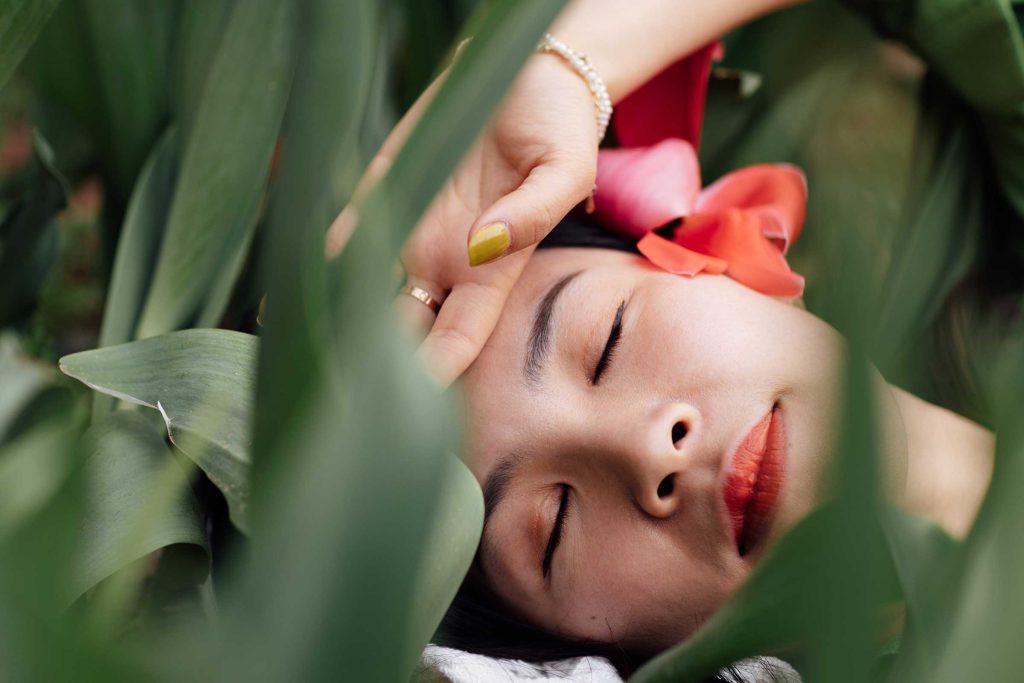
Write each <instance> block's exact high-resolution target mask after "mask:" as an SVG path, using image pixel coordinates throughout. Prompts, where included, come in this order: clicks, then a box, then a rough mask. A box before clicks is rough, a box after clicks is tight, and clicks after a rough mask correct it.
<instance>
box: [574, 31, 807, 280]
mask: <svg viewBox="0 0 1024 683" xmlns="http://www.w3.org/2000/svg"><path fill="white" fill-rule="evenodd" d="M717 50H718V47H717V44H716V45H710V46H707V47H705V48H704V49H702V50H700V51H698V52H696V53H694V54H693V55H691V56H690V57H687V58H686V59H684V60H682V61H681V62H679V63H677V64H675V65H673V66H671V67H669V69H667V70H666V71H665V72H663V73H662V74H659V75H658V76H656V77H655V78H654V79H652V80H651V81H649V82H648V83H647V84H645V85H644V86H643V87H642V88H640V90H638V91H637V92H636V93H634V94H633V95H630V97H628V98H627V99H626V100H625V101H623V102H622V103H621V104H620V105H619V109H618V111H617V113H616V122H615V131H616V134H617V136H618V139H619V141H620V143H621V144H622V147H621V148H619V149H607V150H601V153H600V155H599V157H598V166H597V190H596V191H595V193H594V208H595V214H596V217H597V218H598V220H600V221H601V222H603V223H604V224H605V225H607V226H608V227H610V228H612V229H613V230H616V231H617V232H620V233H623V234H625V235H627V236H629V237H633V238H637V239H639V242H638V244H637V247H638V248H639V250H640V252H641V253H642V254H643V255H644V256H646V257H647V258H648V259H649V260H650V261H651V262H652V263H654V264H655V265H657V266H659V267H661V268H663V269H665V270H667V271H669V272H672V273H677V274H679V275H686V276H690V277H692V276H694V275H697V274H698V273H709V274H718V273H724V274H726V275H728V276H729V277H731V278H733V279H734V280H736V281H738V282H741V283H743V284H744V285H746V286H748V287H750V288H752V289H756V290H757V291H759V292H762V293H763V294H768V295H771V296H783V297H796V296H800V295H801V294H802V293H803V289H804V279H803V277H801V276H800V275H798V274H797V273H794V272H793V271H792V270H790V268H789V264H788V263H786V259H785V256H784V254H785V253H786V251H787V249H788V248H789V245H790V244H791V243H792V242H793V241H794V240H796V238H797V237H798V236H799V234H800V229H801V228H802V227H803V222H804V215H805V207H806V203H807V184H806V182H805V180H804V176H803V173H802V172H801V171H800V170H799V169H798V168H796V167H795V166H791V165H789V164H759V165H754V166H747V167H745V168H742V169H740V170H738V171H734V172H732V173H729V174H727V175H726V176H724V177H722V178H720V179H719V180H718V181H716V182H715V183H713V184H712V185H711V186H709V187H707V188H704V189H703V190H701V179H700V165H699V163H698V161H697V153H696V151H695V149H694V146H695V145H696V144H697V136H698V135H699V131H700V122H701V119H702V117H703V110H704V95H705V92H706V89H707V76H708V71H709V69H710V62H711V58H712V57H713V56H714V54H715V52H716V51H717ZM654 230H658V233H655V232H653V231H654Z"/></svg>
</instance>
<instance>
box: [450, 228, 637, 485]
mask: <svg viewBox="0 0 1024 683" xmlns="http://www.w3.org/2000/svg"><path fill="white" fill-rule="evenodd" d="M579 271H586V272H585V273H584V275H585V276H587V277H586V278H584V277H580V278H578V279H577V280H576V281H574V282H572V283H570V284H569V286H568V287H567V288H566V292H565V293H566V294H567V295H568V296H564V297H563V298H562V300H561V301H559V302H558V303H557V305H556V307H555V309H556V312H555V317H556V319H557V317H558V315H559V313H558V311H559V309H561V308H562V307H563V306H565V305H567V302H569V301H571V300H572V299H574V298H575V297H576V296H578V294H577V295H574V294H571V293H569V291H570V288H572V287H575V286H577V285H578V284H581V283H583V282H584V281H585V280H586V279H589V280H590V281H591V282H593V281H594V280H593V277H595V276H599V277H600V278H601V281H602V282H609V281H611V280H616V279H621V280H626V279H629V278H631V277H635V276H636V275H638V274H642V273H643V272H644V271H645V268H644V265H643V259H641V258H640V257H638V256H636V255H635V254H630V253H627V252H620V251H612V250H608V249H593V248H557V249H544V250H539V251H537V252H535V253H534V254H533V255H532V256H531V257H530V261H529V263H528V264H527V266H526V269H525V270H524V272H523V275H522V276H521V277H520V279H519V281H518V282H517V283H516V285H515V286H514V287H513V290H512V292H511V293H510V295H509V299H508V301H507V302H506V304H505V307H504V309H503V310H502V315H501V318H500V319H499V321H498V324H497V326H496V327H495V330H494V333H493V334H492V335H491V337H490V338H489V339H488V341H487V344H486V345H485V346H484V348H483V350H482V351H481V353H480V355H479V357H478V358H477V360H476V362H474V364H473V365H472V366H471V367H470V369H469V370H468V371H467V372H466V374H465V375H464V377H463V385H462V386H463V393H464V396H465V401H466V415H467V417H468V419H469V422H468V425H467V426H468V427H469V429H468V433H467V437H469V438H468V440H467V449H468V462H469V465H470V469H472V470H473V472H474V474H476V475H477V477H478V478H481V479H482V478H483V477H484V476H486V474H487V472H488V471H489V469H490V468H491V467H492V466H493V465H494V463H495V462H496V461H497V459H498V458H499V457H500V455H502V444H503V443H506V442H509V441H517V440H518V438H517V437H519V436H521V430H522V428H523V426H524V424H526V423H527V422H529V423H530V424H532V425H534V426H535V427H539V426H540V425H542V424H543V423H544V415H545V411H544V410H543V405H544V402H543V392H542V391H531V390H530V389H529V387H528V386H527V383H526V379H525V376H524V374H523V366H524V362H525V353H526V348H527V342H528V339H529V336H530V331H531V329H532V326H533V321H534V316H535V314H536V310H537V306H538V303H539V302H540V301H541V299H542V298H543V297H544V296H545V294H546V293H547V292H548V291H549V289H550V288H551V287H552V285H554V284H555V283H557V282H559V281H560V280H562V279H563V278H565V277H566V276H567V275H570V274H572V273H576V272H579ZM582 286H586V285H585V284H583V285H582ZM534 398H535V399H536V400H531V399H534ZM484 432H486V436H487V443H486V444H481V443H479V441H478V440H477V439H475V438H474V435H475V434H476V435H479V434H481V433H484Z"/></svg>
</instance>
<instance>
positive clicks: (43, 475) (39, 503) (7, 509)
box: [0, 423, 73, 537]
mask: <svg viewBox="0 0 1024 683" xmlns="http://www.w3.org/2000/svg"><path fill="white" fill-rule="evenodd" d="M68 437H69V430H68V429H67V428H57V427H55V426H54V425H53V424H52V423H51V424H46V425H41V426H39V427H36V428H35V429H32V430H29V431H28V432H26V433H24V434H22V435H20V436H18V437H17V438H15V439H14V440H12V441H11V442H10V443H8V444H6V445H5V446H4V447H3V448H2V449H0V537H3V536H6V535H7V534H9V533H10V532H11V531H12V530H14V529H16V528H17V527H19V526H20V525H22V524H23V523H24V522H25V521H26V520H28V519H29V518H30V517H32V515H34V514H36V513H38V512H39V511H40V510H42V509H43V508H44V507H45V506H46V505H47V504H48V503H50V502H51V501H52V499H53V497H54V494H55V493H56V492H57V491H58V490H59V489H60V487H61V486H62V485H63V484H64V482H65V481H66V480H67V477H68V475H69V474H70V472H71V469H72V466H73V461H72V460H71V459H70V458H68V457H67V442H68Z"/></svg>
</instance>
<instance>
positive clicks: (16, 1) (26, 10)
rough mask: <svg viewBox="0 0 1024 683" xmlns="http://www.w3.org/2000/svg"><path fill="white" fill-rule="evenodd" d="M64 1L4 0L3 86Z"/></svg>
mask: <svg viewBox="0 0 1024 683" xmlns="http://www.w3.org/2000/svg"><path fill="white" fill-rule="evenodd" d="M59 2H60V0H3V1H2V2H0V88H3V87H4V84H5V83H6V82H7V79H8V78H10V76H11V73H12V72H13V71H14V68H15V67H16V66H17V65H18V62H20V61H21V58H22V57H24V56H25V53H26V52H27V51H28V49H29V48H30V47H31V46H32V43H33V42H34V41H35V39H36V37H37V36H38V35H39V32H40V31H41V30H42V29H43V26H45V25H46V20H47V19H49V18H50V14H51V13H52V12H53V10H54V8H55V7H56V6H57V5H58V4H59Z"/></svg>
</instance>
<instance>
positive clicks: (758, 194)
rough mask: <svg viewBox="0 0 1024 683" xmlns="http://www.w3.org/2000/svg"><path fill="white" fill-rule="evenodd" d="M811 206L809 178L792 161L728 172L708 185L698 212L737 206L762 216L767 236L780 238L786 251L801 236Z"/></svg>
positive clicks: (698, 204) (697, 205) (699, 203)
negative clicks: (807, 179)
mask: <svg viewBox="0 0 1024 683" xmlns="http://www.w3.org/2000/svg"><path fill="white" fill-rule="evenodd" d="M806 207H807V181H806V180H805V179H804V174H803V172H802V171H801V170H800V169H798V168H797V167H796V166H792V165H790V164H757V165H754V166H746V167H744V168H741V169H739V170H738V171H733V172H732V173H728V174H726V175H724V176H722V177H721V178H719V179H718V180H717V181H715V182H714V183H712V184H711V185H709V186H708V187H706V188H704V190H703V191H702V192H701V193H700V196H699V197H697V202H696V211H697V212H700V213H714V212H716V211H721V210H724V209H730V208H736V209H746V210H749V211H753V212H754V213H756V214H758V215H759V216H760V217H761V223H760V225H761V227H762V229H763V231H764V235H765V237H768V238H769V239H772V240H778V241H779V242H780V243H781V250H782V252H783V253H785V252H786V250H788V249H789V245H790V244H791V243H792V242H793V241H794V240H796V238H797V237H798V236H799V235H800V230H801V229H802V228H803V224H804V216H805V212H806Z"/></svg>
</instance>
